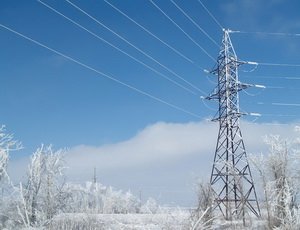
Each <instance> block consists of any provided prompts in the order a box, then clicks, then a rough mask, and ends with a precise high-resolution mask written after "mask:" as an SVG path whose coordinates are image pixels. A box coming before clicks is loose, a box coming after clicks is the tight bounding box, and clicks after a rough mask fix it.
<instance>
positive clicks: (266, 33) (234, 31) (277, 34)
mask: <svg viewBox="0 0 300 230" xmlns="http://www.w3.org/2000/svg"><path fill="white" fill-rule="evenodd" d="M232 33H240V34H261V35H272V36H273V35H274V36H294V37H299V36H300V34H299V33H282V32H256V31H240V30H233V31H232Z"/></svg>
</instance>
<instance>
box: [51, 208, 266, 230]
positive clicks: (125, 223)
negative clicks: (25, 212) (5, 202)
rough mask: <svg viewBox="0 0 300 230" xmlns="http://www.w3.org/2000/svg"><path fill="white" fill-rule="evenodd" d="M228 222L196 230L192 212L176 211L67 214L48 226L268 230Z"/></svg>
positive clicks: (60, 229)
mask: <svg viewBox="0 0 300 230" xmlns="http://www.w3.org/2000/svg"><path fill="white" fill-rule="evenodd" d="M246 222H247V224H246V226H243V222H242V220H239V221H228V222H226V221H224V219H223V218H216V219H215V220H214V223H213V225H212V226H211V228H210V227H208V228H204V227H201V226H198V227H196V228H193V226H192V222H191V220H190V212H189V211H182V210H175V211H173V212H169V213H165V214H86V213H82V214H78V213H77V214H73V213H69V214H63V215H59V216H57V217H55V218H54V219H53V220H52V222H51V223H50V224H49V225H48V227H47V229H51V230H55V229H57V230H67V229H68V230H69V229H70V230H75V229H76V230H81V229H82V230H85V229H89V230H98V229H99V230H102V229H103V230H202V229H220V230H221V229H257V230H263V229H267V228H266V222H265V221H264V220H260V219H257V218H255V217H253V218H251V221H249V219H248V220H247V221H246Z"/></svg>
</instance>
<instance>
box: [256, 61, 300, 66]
mask: <svg viewBox="0 0 300 230" xmlns="http://www.w3.org/2000/svg"><path fill="white" fill-rule="evenodd" d="M256 63H257V64H258V65H264V66H283V67H300V64H288V63H268V62H256Z"/></svg>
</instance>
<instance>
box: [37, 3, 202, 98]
mask: <svg viewBox="0 0 300 230" xmlns="http://www.w3.org/2000/svg"><path fill="white" fill-rule="evenodd" d="M37 1H38V2H39V3H41V4H42V5H44V6H46V7H47V8H48V9H50V10H52V11H53V12H55V13H56V14H58V15H60V16H62V17H63V18H65V19H67V20H68V21H69V22H71V23H73V24H74V25H76V26H78V27H79V28H81V29H82V30H84V31H86V32H88V33H89V34H91V35H92V36H94V37H95V38H97V39H99V40H100V41H102V42H104V43H105V44H107V45H109V46H111V47H113V48H114V49H116V50H118V51H119V52H121V53H123V54H125V55H126V56H128V57H129V58H131V59H132V60H134V61H136V62H138V63H139V64H141V65H143V66H144V67H146V68H148V69H150V70H151V71H153V72H155V73H156V74H158V75H159V76H161V77H163V78H164V79H166V80H168V81H170V82H172V83H173V84H175V85H177V86H178V87H180V88H182V89H184V90H185V91H187V92H189V93H192V94H194V95H196V93H195V92H194V91H192V90H190V89H188V88H187V87H185V86H183V85H182V84H180V83H178V82H177V81H175V80H173V79H171V78H169V77H168V76H166V75H165V74H163V73H161V72H159V71H158V70H156V69H154V68H153V67H151V66H149V65H147V64H146V63H144V62H143V61H140V60H139V59H137V58H135V57H133V56H132V55H130V54H129V53H127V52H126V51H124V50H122V49H120V48H119V47H117V46H115V45H113V44H112V43H110V42H109V41H107V40H105V39H104V38H102V37H100V36H99V35H97V34H95V33H94V32H92V31H90V30H89V29H87V28H86V27H84V26H82V25H81V24H79V23H77V22H75V21H74V20H73V19H71V18H69V17H67V16H66V15H64V14H63V13H61V12H59V11H58V10H56V9H54V8H53V7H51V6H49V5H48V4H46V3H44V2H42V1H41V0H37Z"/></svg>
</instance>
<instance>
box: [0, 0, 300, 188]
mask: <svg viewBox="0 0 300 230" xmlns="http://www.w3.org/2000/svg"><path fill="white" fill-rule="evenodd" d="M44 2H45V3H47V4H49V5H50V6H51V7H53V8H55V9H56V10H58V11H60V12H62V13H63V14H64V15H66V16H67V17H70V18H72V19H73V20H74V21H76V22H77V23H80V24H81V25H82V26H84V27H85V28H87V29H88V30H90V31H92V32H93V33H95V34H97V35H98V36H100V37H102V38H103V39H105V40H107V41H109V42H110V43H112V44H113V45H115V46H117V47H118V48H119V49H122V50H123V51H125V52H127V53H128V54H130V55H132V56H133V57H135V58H136V59H138V60H139V61H142V62H143V63H145V64H146V65H148V66H150V67H151V68H153V69H155V70H156V71H159V72H160V73H161V74H163V75H164V76H167V77H168V78H170V79H172V80H173V81H176V82H178V83H180V84H181V85H183V86H184V87H186V88H189V89H190V90H193V88H190V87H189V85H187V84H186V83H185V82H183V81H182V80H180V79H178V78H176V76H174V75H173V74H171V73H170V72H168V71H166V69H164V68H162V67H161V66H159V65H158V64H157V63H155V62H153V61H152V60H150V59H149V58H147V57H145V56H144V55H142V54H141V53H140V52H138V51H137V50H135V49H133V48H132V47H130V46H129V45H128V44H126V43H125V42H124V41H122V40H121V39H119V38H118V37H116V36H115V35H114V34H112V33H111V32H109V31H107V30H106V29H105V28H103V27H101V26H99V25H98V24H97V23H95V22H94V21H93V20H91V19H90V18H88V17H87V16H86V15H84V14H82V13H81V12H79V11H78V10H76V9H75V8H74V7H72V6H71V5H70V4H69V3H67V2H66V1H57V0H56V1H50V0H48V1H44ZM72 2H73V3H74V4H76V5H78V6H79V7H80V8H82V9H83V10H85V11H86V12H88V13H89V14H90V15H92V16H94V17H95V18H97V19H98V20H99V21H100V22H102V23H104V24H105V25H106V26H107V27H109V28H110V29H111V30H113V31H115V32H116V33H118V34H119V35H121V36H122V37H124V38H126V39H127V40H128V41H130V42H131V43H132V44H134V45H135V46H137V47H138V48H139V49H141V50H143V51H144V52H145V53H147V54H148V55H150V56H151V57H153V58H155V59H156V60H158V61H159V62H160V63H161V64H163V65H165V66H166V67H168V68H169V69H171V70H172V71H173V72H175V73H176V74H177V75H179V76H182V77H183V78H184V79H185V80H186V81H188V82H190V83H191V84H193V85H195V86H196V87H198V88H200V89H201V90H202V91H204V92H206V93H209V92H211V91H212V90H213V88H214V87H215V85H214V84H213V82H215V78H214V77H213V76H206V74H205V73H204V72H203V70H202V69H201V68H205V69H212V68H213V66H214V62H213V61H212V60H211V59H210V57H208V56H207V55H206V54H205V53H204V52H202V51H201V49H200V48H199V47H197V46H196V45H195V44H193V43H192V42H191V40H189V39H188V38H187V37H186V36H185V35H184V34H183V33H182V32H181V31H180V30H179V29H178V28H176V27H175V26H174V25H173V24H172V23H171V22H170V21H168V19H167V18H166V17H165V16H164V15H162V13H161V12H159V11H158V10H157V9H156V8H155V7H154V6H153V5H152V4H151V3H150V1H146V0H142V1H141V0H128V1H120V0H114V1H112V0H111V1H109V2H110V3H112V4H113V5H115V6H116V7H118V8H119V9H120V10H122V11H123V12H125V13H126V14H127V15H128V16H130V17H131V18H133V19H134V20H136V21H137V22H138V23H140V24H141V25H143V26H144V27H145V28H147V29H148V30H149V31H151V32H152V33H153V34H155V35H157V37H159V38H160V39H162V40H163V41H165V42H167V43H168V44H169V45H171V46H172V47H174V48H176V49H177V50H178V51H180V52H181V53H182V54H184V55H185V56H187V57H188V58H190V59H191V60H192V61H193V62H194V64H192V63H190V62H188V61H186V60H185V59H184V58H182V57H180V56H179V55H177V54H176V53H175V52H173V51H172V50H170V49H169V48H167V47H166V46H165V45H163V44H162V43H161V42H159V41H157V40H156V39H154V38H153V37H151V36H149V35H148V34H147V33H145V31H143V30H141V29H140V28H138V27H137V26H136V25H135V24H133V23H132V22H131V21H129V20H128V19H127V18H125V17H124V16H122V15H121V14H119V13H118V12H117V11H116V10H114V9H113V8H112V7H111V6H109V5H108V4H107V3H105V2H104V1H100V0H99V1H75V0H74V1H72ZM154 2H155V3H156V4H157V5H158V6H159V7H161V9H163V10H164V12H165V13H167V14H168V15H169V16H170V17H172V19H174V21H176V23H178V24H179V25H180V26H181V28H183V29H184V31H185V32H186V33H188V34H189V35H190V36H191V37H192V38H193V39H194V40H195V41H196V42H197V43H198V44H200V45H201V46H202V47H203V48H204V49H205V50H207V52H208V53H209V54H210V55H211V56H212V57H214V58H217V56H218V52H219V47H218V46H216V45H215V44H214V43H213V42H211V41H210V40H209V39H208V37H207V36H205V35H204V34H203V33H201V32H200V31H199V30H198V29H197V28H196V27H195V26H194V25H193V24H192V23H191V22H190V21H189V20H188V19H187V18H186V17H185V16H184V15H183V14H182V13H181V12H180V11H178V9H177V8H176V7H175V6H174V5H173V4H172V2H171V1H154ZM175 2H176V3H177V4H178V5H179V6H180V7H181V8H182V9H184V11H185V12H187V13H188V15H189V16H190V17H191V18H193V20H194V21H195V22H197V24H198V25H199V26H200V27H201V28H202V29H203V30H205V31H206V32H207V33H208V34H209V35H210V36H211V37H212V38H213V39H214V40H215V41H216V42H217V43H218V44H221V39H222V30H221V29H220V28H219V26H218V25H217V24H216V23H215V22H214V21H213V20H212V18H211V17H210V16H209V15H208V14H207V12H206V11H205V10H204V9H203V7H202V6H201V4H200V3H199V2H198V1H197V0H189V1H178V0H176V1H175ZM203 3H204V4H205V6H206V7H207V8H208V9H209V10H210V12H211V13H212V14H213V15H214V16H215V17H216V18H217V20H218V21H219V22H220V23H221V24H222V26H223V27H225V28H229V29H231V30H239V31H245V32H272V33H291V34H293V33H300V15H299V13H298V9H299V7H300V3H299V1H296V0H294V1H288V2H287V1H283V0H270V1H262V0H255V1H253V0H252V1H250V0H241V1H229V0H226V1H207V0H203ZM0 6H1V7H0V23H1V24H2V25H5V26H7V27H9V28H11V29H13V30H15V31H17V32H19V33H22V34H24V35H26V36H28V37H30V38H32V39H35V40H36V41H39V42H41V43H43V44H45V45H47V46H49V47H51V48H53V49H55V50H57V51H59V52H61V53H64V54H66V55H68V56H70V57H72V58H74V59H76V60H78V61H80V62H82V63H84V64H86V65H88V66H90V67H92V68H94V69H97V70H98V71H101V72H103V73H105V74H109V75H110V76H114V77H115V78H116V79H118V80H120V81H122V82H124V83H126V84H129V85H132V86H134V87H136V88H138V89H140V90H142V91H145V92H147V93H149V94H151V95H153V96H155V97H158V98H160V99H162V100H164V101H166V102H169V103H171V104H174V105H176V106H178V107H180V108H183V109H185V110H187V111H189V112H192V113H194V114H197V115H198V116H199V117H195V116H191V115H189V114H187V113H184V112H182V111H178V110H176V109H174V108H171V107H170V106H166V105H165V104H163V103H160V102H157V101H155V100H153V99H151V98H149V97H146V96H144V95H141V94H139V93H137V92H135V91H133V90H131V89H129V88H128V87H124V86H122V85H120V84H117V83H116V82H113V81H111V80H109V79H107V78H104V77H102V76H100V75H99V74H97V73H95V72H93V71H91V70H89V69H87V68H84V67H82V66H80V65H78V64H76V63H74V62H72V61H70V60H67V59H65V58H63V57H61V56H59V55H57V54H55V53H53V52H51V51H49V50H47V49H45V48H42V47H40V46H37V45H36V44H34V43H32V42H30V41H28V40H26V39H24V38H21V37H20V36H17V35H15V34H13V33H11V32H9V31H8V30H6V29H4V28H3V27H1V28H0V46H1V54H2V58H1V65H0V68H1V75H0V85H1V94H0V95H1V97H0V103H1V109H0V112H1V123H2V124H5V125H6V126H7V130H8V132H10V133H14V135H15V137H16V138H17V139H19V140H20V141H22V143H23V145H24V150H22V151H19V152H18V153H17V152H16V153H13V154H12V156H11V157H12V159H13V160H14V159H15V160H16V161H17V160H19V161H18V163H20V161H21V160H22V161H23V157H24V156H28V154H30V153H31V152H32V151H33V150H34V149H35V148H36V147H38V146H39V145H40V143H45V144H48V143H52V144H53V145H54V147H56V148H60V147H68V148H70V149H71V150H74V149H75V150H74V152H75V153H77V152H76V151H77V150H78V146H81V147H82V146H85V147H87V149H84V150H81V151H82V152H84V151H88V147H89V146H94V147H95V148H100V149H102V147H103V146H119V145H121V146H122V143H124V142H126V141H128V140H129V141H133V140H136V138H137V137H139V134H141V133H142V134H143V133H145V132H146V133H147V131H149V130H152V129H151V128H153V129H155V128H156V127H157V126H158V127H163V128H166V129H168V125H167V124H174V126H175V127H178V126H176V124H187V127H191V125H190V124H198V123H200V124H203V125H205V127H206V123H205V119H207V118H211V117H212V116H213V115H214V114H215V111H213V110H211V109H209V108H208V107H211V108H212V109H216V105H215V104H214V103H211V102H207V105H208V106H207V105H205V104H203V102H202V100H201V99H200V96H203V94H202V93H200V92H198V91H195V92H196V94H192V93H190V92H188V91H186V90H184V89H182V88H180V87H178V86H177V85H175V84H174V83H172V82H170V81H168V80H166V79H164V78H162V77H161V76H159V75H158V74H156V73H154V72H153V71H151V70H149V69H147V68H145V67H144V66H143V65H141V64H139V63H137V62H136V61H134V60H132V59H130V58H129V57H128V56H126V55H124V54H123V53H121V52H119V51H117V50H116V49H114V48H112V47H111V46H109V45H107V44H105V43H103V42H101V41H100V40H99V39H97V38H95V37H93V36H92V35H91V34H89V33H87V32H85V31H84V30H82V29H81V28H79V27H78V26H76V25H74V24H72V23H70V22H69V21H67V20H66V19H65V18H63V17H61V16H59V15H58V14H56V13H54V12H53V11H51V10H50V9H48V8H47V7H45V6H44V5H42V4H41V3H39V2H38V1H31V0H28V1H17V0H3V1H1V3H0ZM231 39H232V42H233V45H234V47H235V50H236V53H237V55H238V57H239V58H240V59H242V60H245V61H255V62H259V63H287V64H296V65H297V64H300V58H299V57H300V53H299V49H300V43H299V39H300V37H299V36H286V35H276V36H275V35H266V34H255V33H254V34H247V33H245V34H242V33H234V34H231ZM252 69H253V66H243V67H242V68H241V70H240V74H239V75H240V80H241V81H243V82H247V83H253V84H262V85H266V86H267V88H266V89H265V90H261V89H249V90H247V92H246V93H241V108H242V110H243V111H245V112H249V113H250V112H256V113H261V114H262V117H260V118H259V119H257V120H255V117H251V116H249V117H245V118H244V119H245V120H246V121H247V122H248V123H247V125H249V122H255V123H256V124H253V125H254V127H258V126H256V125H257V124H258V125H259V124H261V127H260V128H259V130H266V129H263V128H262V127H263V125H264V124H265V123H273V122H279V123H284V124H291V125H290V126H288V127H289V128H291V127H293V125H294V124H297V121H298V114H299V109H300V107H298V106H296V105H298V103H299V101H298V92H299V89H300V80H299V79H291V78H300V74H299V71H300V67H283V66H263V65H259V66H258V68H257V69H256V70H255V71H253V72H249V70H252ZM247 71H248V72H247ZM272 103H273V104H272ZM274 103H283V104H286V103H289V104H296V105H295V106H283V105H280V106H279V105H274ZM281 115H284V116H281ZM254 120H255V121H254ZM160 125H161V126H160ZM250 125H251V124H250ZM196 126H197V125H196ZM147 127H148V128H147ZM197 127H198V126H197ZM270 127H271V126H270ZM272 127H273V126H272ZM289 128H281V129H280V130H277V129H279V128H278V127H276V128H275V127H274V130H272V128H268V129H267V131H268V132H275V133H276V132H277V131H278V132H279V133H281V134H283V135H284V134H286V135H288V134H289V133H291V132H292V131H291V130H290V129H289ZM291 129H292V128H291ZM155 130H156V129H155ZM163 130H164V129H163ZM176 130H177V131H178V130H181V128H179V129H176ZM184 130H185V129H184ZM199 131H200V132H201V129H200V128H199ZM174 132H175V131H174ZM162 133H163V132H162ZM175 133H176V132H175ZM192 133H193V132H192ZM243 133H244V136H247V133H245V131H244V132H243ZM262 133H264V132H263V131H262ZM194 134H195V135H197V134H196V133H193V135H194ZM214 134H215V135H214ZM155 135H156V136H159V135H158V134H157V133H156V132H155ZM189 135H190V134H189ZM248 135H249V138H248V139H251V135H250V134H248ZM150 136H151V135H150ZM216 136H217V133H216V132H215V133H212V134H211V136H210V137H207V138H208V139H209V140H212V145H213V146H211V149H212V151H213V149H214V145H215V142H214V141H215V139H216ZM151 137H152V136H151ZM200 137H202V139H200ZM193 138H194V137H193ZM193 138H191V139H193ZM205 138H206V137H205V135H204V136H202V134H201V133H199V140H200V142H201V141H204V142H206V140H203V139H205ZM139 140H140V139H139ZM143 140H144V139H143ZM147 140H148V139H147ZM162 140H164V139H163V138H162ZM172 140H173V139H172ZM174 140H175V141H176V138H175V137H174ZM208 142H209V141H208ZM120 143H121V144H120ZM134 143H135V142H134ZM142 143H143V142H142ZM147 143H148V142H147ZM155 143H156V142H155ZM170 143H171V142H170ZM209 143H210V142H209ZM187 145H188V144H187ZM187 145H185V146H187ZM253 145H254V144H253ZM133 146H134V145H133ZM246 146H247V143H246ZM250 148H251V146H250ZM116 149H118V148H116ZM142 149H143V148H142V147H141V151H142ZM195 149H197V148H196V147H195ZM256 150H257V149H256ZM115 151H117V150H115ZM128 151H129V150H128ZM203 151H204V150H203ZM71 152H72V151H71ZM145 152H147V151H145ZM158 152H159V151H158ZM191 152H194V150H193V151H191ZM75 153H74V154H75ZM149 154H150V153H149ZM211 154H213V153H211ZM69 155H70V154H69ZM192 156H196V155H191V156H190V157H189V158H182V157H179V158H173V157H172V156H169V158H168V157H166V158H165V159H166V160H165V162H171V161H170V157H171V159H172V160H173V161H172V162H173V164H172V163H170V164H167V163H163V162H164V161H161V162H160V161H158V160H156V161H154V160H153V161H152V162H156V163H155V167H154V165H152V166H153V168H151V166H149V165H147V164H146V162H147V161H143V164H144V166H143V167H142V166H141V165H139V163H138V162H136V168H135V167H133V166H130V167H129V166H128V168H126V170H127V171H126V170H125V169H124V172H122V174H123V173H125V172H127V173H129V174H130V173H131V174H132V177H133V175H134V174H136V172H137V171H135V169H136V170H138V168H139V169H140V170H145V171H144V174H145V175H144V177H142V176H140V180H141V181H144V182H145V185H144V186H145V187H147V186H148V184H149V186H150V187H151V186H152V187H154V186H155V183H154V182H153V183H152V182H150V181H151V180H153V179H151V177H150V176H149V172H151V171H154V170H156V171H157V172H161V173H162V174H167V172H168V170H169V171H170V174H171V172H174V171H176V170H177V169H178V168H179V169H178V170H177V171H180V172H184V171H191V174H189V177H190V179H189V181H192V180H193V178H194V177H196V176H197V174H202V171H201V172H200V171H198V169H197V164H195V163H192V162H195V159H197V160H198V161H199V165H201V164H203V162H207V161H208V160H209V159H211V160H212V156H211V158H210V155H208V156H206V155H205V157H203V158H199V157H197V158H193V157H192ZM68 157H70V156H68ZM128 157H129V156H128ZM130 157H134V156H130ZM19 158H20V159H21V160H20V159H19ZM80 159H81V158H80ZM145 159H146V158H145ZM175 159H177V160H175ZM200 161H201V162H200ZM149 162H150V161H149ZM158 162H160V163H158ZM180 162H181V163H180ZM196 162H197V161H196ZM159 164H161V165H163V166H161V167H159ZM204 164H205V165H207V164H208V163H204ZM137 165H139V166H137ZM146 165H147V166H146ZM86 167H95V166H91V165H87V166H86ZM114 167H117V166H116V165H115V166H113V165H112V166H111V167H110V170H111V171H109V170H108V171H109V172H108V171H106V172H107V174H105V172H104V171H103V172H102V173H103V175H107V177H106V181H105V182H106V183H107V184H113V185H114V186H116V187H119V188H130V187H132V186H130V185H131V184H134V183H132V180H131V179H128V180H126V179H125V180H123V181H120V179H116V178H118V177H119V176H120V174H118V173H116V168H114ZM200 168H201V166H200ZM207 168H209V167H207ZM82 170H84V169H82ZM147 170H149V171H147ZM99 171H100V172H101V170H99ZM129 171H131V172H129ZM91 173H92V170H91ZM120 173H121V172H120ZM142 174H143V172H140V173H139V175H142ZM157 174H158V175H160V174H159V173H157ZM74 175H75V174H74ZM191 175H193V176H191ZM86 177H87V176H86ZM182 177H183V176H182ZM186 177H188V176H186ZM191 177H193V178H192V179H191ZM74 178H75V176H74ZM84 179H86V178H82V180H84ZM104 180H105V179H104ZM147 180H149V183H148V184H147ZM165 180H167V181H171V179H170V178H168V177H167V176H166V178H165ZM185 180H186V178H185V179H182V181H185ZM124 181H125V182H124ZM182 183H186V182H182ZM189 183H190V182H189ZM191 183H192V182H191ZM158 184H159V183H158ZM161 184H166V182H165V181H161ZM175 184H176V183H175ZM157 186H159V185H157ZM166 186H167V185H166ZM167 187H168V186H167ZM170 187H172V186H171V185H170ZM174 187H177V188H178V187H180V184H178V183H177V184H176V185H174Z"/></svg>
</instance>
